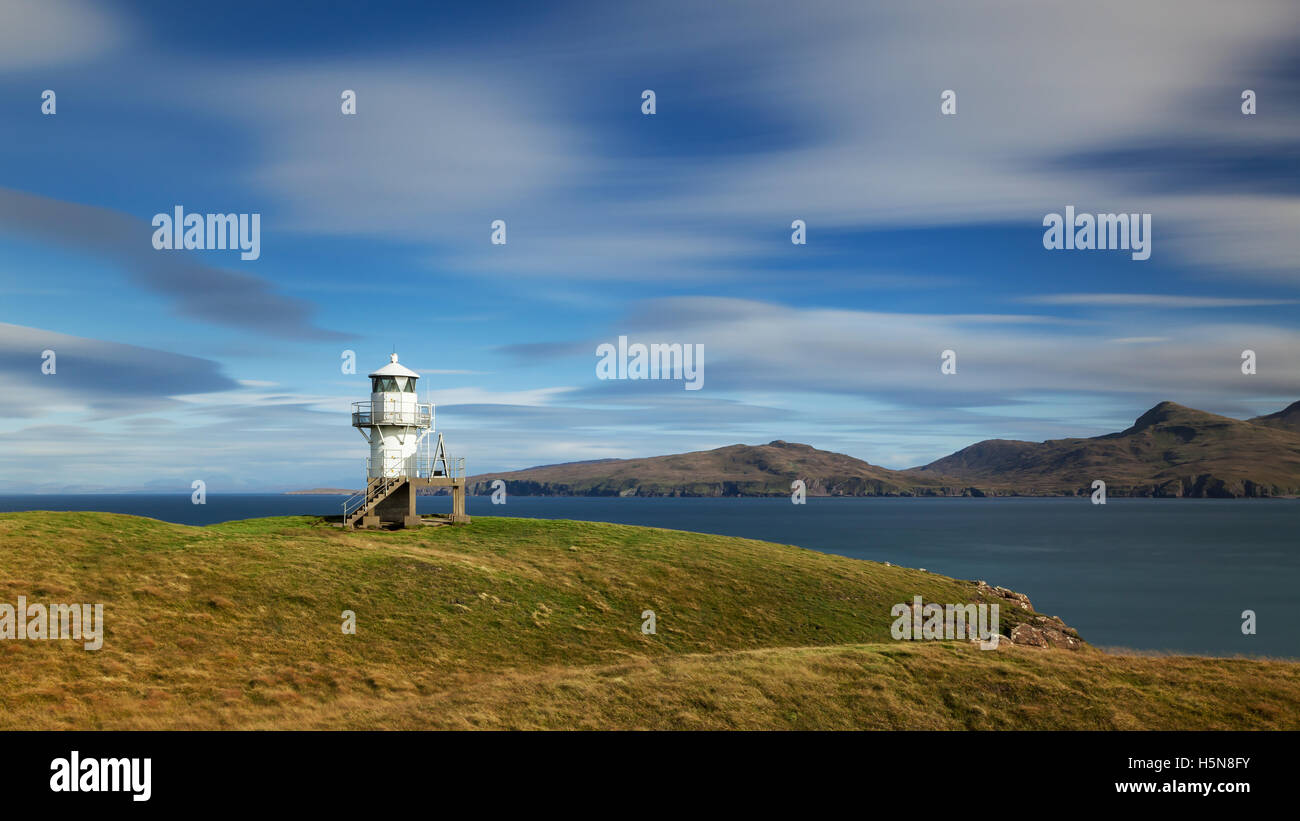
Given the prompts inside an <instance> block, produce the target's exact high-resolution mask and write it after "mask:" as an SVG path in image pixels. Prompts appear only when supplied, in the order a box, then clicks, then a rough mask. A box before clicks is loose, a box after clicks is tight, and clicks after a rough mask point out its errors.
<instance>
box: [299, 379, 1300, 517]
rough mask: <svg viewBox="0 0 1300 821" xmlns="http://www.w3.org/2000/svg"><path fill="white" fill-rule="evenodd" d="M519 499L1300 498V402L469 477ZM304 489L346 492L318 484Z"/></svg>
mask: <svg viewBox="0 0 1300 821" xmlns="http://www.w3.org/2000/svg"><path fill="white" fill-rule="evenodd" d="M497 479H500V480H502V481H503V482H505V486H506V491H507V493H509V494H511V495H518V496H710V497H718V496H789V495H790V492H791V489H790V485H791V482H793V481H794V480H796V479H802V480H803V481H804V483H805V485H806V487H807V494H808V495H809V496H1079V495H1089V494H1091V492H1092V482H1093V481H1094V480H1096V479H1101V480H1102V481H1104V482H1105V483H1106V492H1107V495H1109V496H1137V497H1161V498H1172V497H1188V498H1265V497H1296V496H1300V402H1294V403H1292V404H1291V405H1289V406H1288V407H1287V408H1285V409H1284V410H1281V411H1278V412H1276V413H1272V414H1268V415H1265V416H1257V417H1254V418H1252V419H1247V420H1240V419H1232V418H1230V417H1227V416H1219V415H1217V414H1213V413H1207V412H1205V411H1200V410H1196V409H1194V408H1188V407H1184V406H1183V405H1179V404H1176V403H1174V402H1161V403H1160V404H1158V405H1156V406H1155V407H1153V408H1151V409H1150V410H1148V411H1147V412H1146V413H1144V414H1142V415H1141V416H1140V417H1138V419H1137V421H1135V422H1134V423H1133V425H1132V426H1131V427H1129V428H1127V429H1126V430H1123V431H1120V432H1118V433H1110V434H1106V435H1103V436H1094V437H1091V438H1079V439H1073V438H1072V439H1050V440H1048V441H1046V442H1024V441H1016V440H1008V439H988V440H985V441H982V442H977V443H976V444H973V445H971V446H969V447H966V448H963V449H961V450H959V451H957V452H956V453H953V454H951V455H949V456H945V457H943V458H942V459H938V460H936V461H934V462H931V463H930V464H928V465H923V466H921V467H916V468H911V469H908V470H890V469H888V468H883V467H879V466H876V465H873V464H871V463H869V462H866V461H863V460H861V459H856V458H854V457H851V456H846V455H844V454H840V453H832V452H830V451H824V450H818V449H817V448H814V447H812V446H810V445H805V444H797V443H792V442H784V441H781V440H777V441H774V442H769V443H768V444H766V445H728V446H726V447H721V448H716V449H713V450H706V451H696V452H693V453H683V454H676V455H670V456H652V457H646V458H640V459H599V460H593V461H585V462H569V463H565V464H558V465H545V466H540V467H532V468H527V469H524V470H517V471H509V472H503V473H497V474H483V475H480V476H473V477H470V480H469V485H468V487H469V493H470V494H472V495H487V494H489V493H491V492H492V482H493V481H494V480H497ZM297 492H298V493H351V492H352V491H351V490H342V489H329V488H321V489H314V490H305V491H297Z"/></svg>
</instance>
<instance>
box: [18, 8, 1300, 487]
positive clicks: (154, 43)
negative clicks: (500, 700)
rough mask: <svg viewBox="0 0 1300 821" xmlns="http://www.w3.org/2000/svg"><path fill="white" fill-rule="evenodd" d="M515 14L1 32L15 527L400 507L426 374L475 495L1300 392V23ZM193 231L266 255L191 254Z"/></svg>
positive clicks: (183, 17)
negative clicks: (623, 360)
mask: <svg viewBox="0 0 1300 821" xmlns="http://www.w3.org/2000/svg"><path fill="white" fill-rule="evenodd" d="M476 5H478V4H443V3H430V2H421V3H409V4H405V3H365V4H342V3H321V2H313V3H276V4H267V3H263V2H258V3H252V2H240V1H239V0H231V1H230V2H223V3H220V4H217V3H207V2H195V3H184V4H177V3H174V2H166V3H164V2H83V1H82V0H45V1H44V2H39V3H38V2H15V0H0V492H7V493H27V492H41V493H46V492H48V493H56V492H100V491H136V490H149V491H155V492H173V491H174V492H178V493H189V492H190V488H191V483H192V482H193V481H194V480H196V479H199V480H203V481H204V482H205V484H206V487H207V491H208V492H209V493H222V492H258V491H278V490H289V489H297V488H306V487H320V486H329V487H359V486H361V484H362V482H363V477H364V472H365V457H366V455H367V446H366V444H365V442H364V441H363V439H362V438H361V436H360V435H359V434H358V432H357V431H356V430H354V429H352V428H351V427H350V426H349V421H350V420H349V416H348V411H349V408H350V404H351V403H352V402H354V401H358V400H362V399H366V398H368V392H369V386H368V383H367V381H366V379H365V374H366V373H368V372H369V371H371V370H373V369H375V368H377V367H379V366H381V365H383V364H384V363H386V362H387V361H388V357H389V354H390V353H392V352H394V351H396V352H397V353H398V354H399V356H400V360H401V362H402V363H403V364H405V365H407V366H409V367H411V368H413V369H414V370H416V371H418V372H419V373H421V374H422V377H423V378H422V379H421V380H420V386H421V387H420V392H421V399H422V401H424V398H425V395H427V396H428V398H429V400H431V401H433V402H434V403H436V405H437V426H438V429H439V430H441V431H442V432H443V434H444V436H445V437H446V440H447V445H448V450H449V451H450V452H451V453H452V454H453V455H460V456H464V457H465V458H466V461H467V463H468V467H469V472H470V473H473V474H481V473H491V472H494V471H504V470H512V469H519V468H523V467H528V466H531V465H538V464H550V463H556V462H565V461H576V460H584V459H597V458H608V457H619V458H624V457H637V456H652V455H659V454H665V453H678V452H684V451H692V450H702V449H708V448H714V447H720V446H724V445H729V444H735V443H741V442H743V443H750V444H758V443H764V442H768V441H771V440H774V439H784V440H787V441H797V442H806V443H808V444H811V445H814V446H815V447H819V448H823V449H826V450H833V451H837V452H841V453H847V454H849V455H852V456H855V457H858V458H861V459H865V460H867V461H869V462H871V463H873V464H877V465H882V466H885V467H890V468H906V467H912V466H916V465H920V464H925V463H927V462H929V461H932V460H934V459H937V458H939V457H942V456H944V455H946V454H948V453H950V452H952V451H954V450H957V449H959V448H961V447H964V446H966V445H969V444H971V443H973V442H975V441H979V440H982V439H988V438H1005V439H1026V440H1033V441H1041V440H1044V439H1049V438H1061V437H1066V436H1092V435H1098V434H1102V433H1108V432H1112V431H1116V430H1121V429H1123V428H1125V427H1127V426H1128V425H1130V424H1132V422H1133V420H1134V419H1135V418H1136V417H1137V416H1139V415H1140V414H1141V413H1142V412H1143V411H1145V410H1146V409H1148V408H1150V407H1151V406H1152V405H1155V404H1156V403H1158V402H1160V401H1163V400H1172V401H1176V402H1180V403H1182V404H1186V405H1190V406H1192V407H1197V408H1201V409H1203V410H1208V411H1211V412H1215V413H1221V414H1225V415H1228V416H1234V417H1238V418H1244V417H1249V416H1253V415H1257V414H1263V413H1269V412H1272V411H1275V410H1278V409H1280V408H1282V407H1284V406H1286V405H1287V404H1290V403H1291V402H1293V401H1295V400H1297V399H1300V357H1298V356H1297V353H1298V352H1300V271H1298V270H1297V260H1298V259H1300V254H1298V253H1297V252H1300V231H1297V228H1298V227H1300V149H1297V145H1296V141H1295V135H1296V134H1297V133H1300V56H1298V55H1300V26H1298V25H1297V23H1300V6H1297V4H1295V3H1294V2H1285V1H1282V2H1261V1H1260V0H1243V2H1237V3H1231V4H1225V3H1223V2H1221V0H1212V1H1211V0H1152V1H1151V2H1146V1H1145V0H1144V2H1137V3H1134V2H1131V0H1125V2H1111V1H1110V0H1102V2H1097V3H1091V4H1087V5H1086V6H1080V5H1078V4H1076V3H1065V2H1053V1H1051V0H1026V2H1003V1H1002V0H993V1H992V2H979V3H973V2H967V0H962V1H961V2H939V1H931V2H924V3H918V2H915V1H914V0H913V2H860V1H859V2H806V3H800V4H790V3H787V2H767V1H766V0H752V1H751V2H747V3H731V2H710V3H700V2H647V3H639V4H623V3H595V2H589V3H565V2H558V3H547V4H540V3H531V2H524V3H510V2H500V3H495V4H491V5H490V6H484V7H481V8H471V7H467V6H476ZM1247 89H1249V90H1251V91H1253V92H1254V93H1255V101H1256V106H1257V108H1256V112H1255V113H1254V114H1250V115H1248V114H1244V113H1243V111H1242V92H1243V91H1244V90H1247ZM46 90H50V91H53V92H55V111H54V113H53V114H46V113H43V110H42V107H43V96H44V95H43V92H44V91H46ZM344 90H351V91H353V92H355V99H356V113H355V114H344V113H343V111H342V105H343V104H342V94H343V92H344ZM646 90H652V91H653V92H654V99H655V110H654V113H653V114H647V113H644V112H643V92H644V91H646ZM948 90H951V91H953V92H955V101H956V110H955V113H952V114H945V113H943V111H942V109H941V103H942V102H943V100H942V96H941V95H942V94H943V92H945V91H948ZM177 206H180V207H182V208H183V209H184V211H185V212H186V213H199V214H206V213H236V214H248V215H252V214H257V215H260V216H259V219H260V255H258V257H257V258H256V259H242V258H241V254H240V253H239V252H238V251H237V250H221V249H216V250H199V249H195V250H169V249H161V250H160V249H156V248H155V247H154V243H153V241H152V239H153V236H154V225H153V220H154V217H155V215H157V214H168V215H170V214H172V213H173V210H174V208H176V207H177ZM1066 206H1074V208H1075V209H1076V210H1077V211H1078V212H1083V213H1137V214H1150V215H1151V224H1152V228H1151V234H1150V242H1151V246H1150V247H1151V255H1150V258H1149V259H1146V260H1135V259H1133V258H1132V255H1131V254H1130V253H1129V252H1127V251H1123V250H1084V249H1079V250H1050V249H1047V248H1045V247H1044V242H1043V239H1044V231H1045V229H1044V227H1043V225H1044V222H1043V220H1044V217H1045V216H1046V215H1048V214H1053V213H1060V214H1063V213H1064V212H1065V208H1066ZM496 220H503V221H504V222H505V225H506V241H505V243H504V244H494V243H493V242H492V233H493V231H492V224H493V222H494V221H496ZM795 220H802V221H803V222H804V224H805V226H806V242H805V243H804V244H795V243H793V242H792V241H791V238H792V234H793V233H794V232H793V230H792V224H793V222H794V221H795ZM620 336H626V337H628V339H629V341H630V342H632V343H635V342H642V343H647V344H648V343H679V344H683V345H700V346H703V351H704V372H703V381H702V387H701V389H699V390H686V389H685V383H684V381H681V380H612V379H610V380H606V379H600V378H598V375H597V369H596V365H597V362H598V357H597V355H596V350H597V347H598V346H599V345H601V344H602V343H617V340H618V338H619V337H620ZM1245 350H1251V351H1254V352H1255V355H1256V372H1255V373H1253V374H1246V373H1243V372H1242V359H1241V357H1242V352H1243V351H1245ZM46 351H53V352H54V353H55V360H54V363H55V367H54V372H53V373H46V372H45V370H47V368H44V367H43V366H44V364H45V363H46V361H47V359H48V357H46V356H45V353H44V352H46ZM944 351H953V352H954V353H955V355H956V372H955V373H942V372H941V364H942V355H943V352H944ZM349 352H351V353H352V354H354V355H355V361H356V363H357V367H356V371H357V372H356V373H355V374H350V373H345V372H344V369H343V367H342V363H343V362H344V360H345V358H346V356H347V355H348V353H349Z"/></svg>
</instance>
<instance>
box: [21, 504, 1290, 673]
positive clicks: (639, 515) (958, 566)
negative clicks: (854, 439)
mask: <svg viewBox="0 0 1300 821" xmlns="http://www.w3.org/2000/svg"><path fill="white" fill-rule="evenodd" d="M343 498H344V497H342V496H303V495H281V494H249V495H220V494H212V493H209V494H208V496H207V502H206V504H203V505H196V504H193V503H192V502H191V497H190V496H189V495H187V494H177V495H151V494H114V495H92V494H87V495H48V496H45V495H42V496H31V495H28V496H17V495H13V496H0V512H8V511H18V510H98V511H107V512H113V513H129V514H134V515H138V516H149V517H152V518H155V519H162V520H164V521H169V522H177V523H180V524H189V525H207V524H212V523H215V522H223V521H229V520H233V519H248V518H254V517H261V516H285V515H327V514H338V513H339V512H340V508H341V505H342V502H343ZM418 507H419V510H420V512H421V513H439V512H449V511H450V507H451V500H450V498H449V497H446V496H431V497H420V499H419V501H418ZM468 512H469V513H470V515H471V516H473V515H478V516H523V517H532V518H541V519H576V520H580V521H594V522H616V523H619V524H632V525H645V526H650V527H664V528H673V529H677V530H692V531H698V532H702V533H718V534H722V535H727V536H743V537H747V538H752V539H765V540H767V541H773V542H780V543H783V544H791V545H797V546H799V547H802V548H806V549H808V550H818V551H822V552H824V553H834V554H838V555H841V556H849V557H851V558H855V559H870V560H873V561H879V562H892V563H893V564H896V565H903V566H907V567H918V568H925V569H926V570H928V571H930V572H933V573H942V574H944V575H946V576H954V577H956V578H962V579H982V580H984V581H987V582H988V583H989V584H993V585H1001V586H1003V587H1009V588H1011V589H1012V590H1016V591H1018V592H1021V593H1025V594H1027V595H1028V596H1029V597H1030V599H1031V600H1032V601H1033V604H1034V608H1035V609H1036V610H1037V611H1039V612H1041V613H1048V614H1051V615H1055V616H1059V617H1060V618H1062V619H1064V620H1065V621H1066V623H1067V624H1070V625H1071V626H1073V627H1074V628H1076V629H1077V630H1078V631H1079V633H1080V634H1081V635H1082V636H1083V637H1084V639H1086V640H1087V641H1089V642H1091V643H1092V644H1094V645H1098V646H1102V647H1115V648H1120V647H1122V648H1129V649H1133V650H1140V651H1155V652H1171V653H1173V652H1177V653H1196V654H1205V655H1216V656H1237V655H1243V656H1265V657H1274V658H1293V659H1300V500H1295V499H1117V498H1113V497H1112V498H1111V499H1109V500H1108V502H1107V503H1106V504H1104V505H1094V504H1092V503H1091V500H1090V498H1089V497H1086V496H1085V497H1078V498H983V499H980V498H830V499H828V498H812V497H810V498H808V499H807V503H806V504H802V505H795V504H792V503H791V501H790V499H789V498H784V497H783V498H779V499H778V498H772V499H752V498H688V499H681V498H575V497H535V496H510V497H508V498H507V499H506V500H505V503H504V504H492V502H491V499H490V497H486V496H483V497H470V498H469V499H468ZM0 572H3V568H0ZM1246 611H1251V612H1253V613H1254V633H1253V634H1248V633H1246V632H1243V629H1242V628H1243V623H1244V621H1245V619H1246V616H1245V615H1244V614H1245V613H1246Z"/></svg>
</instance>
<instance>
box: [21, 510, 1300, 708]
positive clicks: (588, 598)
mask: <svg viewBox="0 0 1300 821" xmlns="http://www.w3.org/2000/svg"><path fill="white" fill-rule="evenodd" d="M0 567H3V568H4V571H5V572H4V574H3V575H2V576H0V602H10V603H13V602H16V601H17V598H18V597H19V596H25V597H26V598H27V599H28V601H29V602H36V601H43V602H63V603H73V602H92V603H93V602H102V603H103V604H104V609H105V621H106V623H107V628H106V631H105V638H104V646H103V648H102V649H100V650H98V651H94V652H88V651H86V650H83V649H82V648H81V646H80V645H79V644H74V643H72V642H67V641H17V640H6V641H0V661H2V662H3V663H0V728H3V729H19V728H24V729H32V728H35V729H40V728H60V729H63V728H80V729H106V728H126V729H130V728H432V727H533V728H541V727H549V728H561V727H599V728H629V727H692V728H703V727H716V728H722V727H746V728H759V727H775V728H831V727H835V728H843V727H916V728H922V727H926V728H929V727H951V728H960V727H1023V728H1047V727H1081V728H1123V727H1165V728H1198V727H1220V728H1226V727H1241V728H1245V727H1269V728H1281V727H1287V728H1292V729H1296V728H1300V666H1298V665H1295V664H1291V663H1285V662H1266V661H1244V660H1231V661H1227V660H1214V659H1196V658H1137V657H1128V656H1113V655H1108V654H1104V653H1101V652H1100V651H1097V650H1095V649H1092V648H1088V647H1086V646H1085V647H1084V648H1083V649H1080V650H1076V651H1069V650H1063V649H1039V648H1035V647H1026V646H1006V647H1004V648H1002V649H998V650H990V651H981V650H979V649H978V648H977V647H976V646H975V645H972V644H970V643H967V642H897V641H894V640H893V639H891V638H890V635H889V628H890V624H891V622H892V618H891V616H890V613H889V611H890V608H891V607H892V606H893V605H894V604H896V603H899V602H907V601H910V600H911V597H912V596H914V595H921V596H923V597H924V599H925V600H926V601H934V602H954V603H955V602H965V601H978V600H988V599H987V598H986V593H985V592H982V590H984V591H987V588H983V589H981V588H978V587H977V586H976V585H975V584H974V583H972V582H963V581H959V580H955V579H949V578H945V577H942V576H938V575H935V574H931V573H925V572H924V571H919V570H911V569H906V568H900V567H890V566H886V565H882V564H878V563H874V562H865V561H858V560H853V559H847V558H843V557H839V556H831V555H826V554H821V553H816V552H813V551H808V550H802V549H799V548H794V547H788V546H782V545H775V544H769V543H765V542H757V541H751V540H745V539H735V538H729V537H722V536H709V535H701V534H692V533H683V532H679V531H669V530H659V529H651V528H637V527H628V526H620V525H606V524H592V523H580V522H568V521H540V520H527V519H497V518H479V517H476V518H475V520H474V523H473V525H471V526H468V527H460V528H451V527H441V528H422V529H418V530H413V531H399V532H344V531H342V530H340V529H338V528H334V527H331V526H329V525H328V524H326V523H324V522H322V521H321V520H320V519H316V518H309V517H298V518H276V519H258V520H249V521H243V522H230V523H226V524H222V525H214V526H210V527H186V526H181V525H173V524H167V523H164V522H158V521H154V520H150V519H141V518H136V517H130V516H121V515H114V514H102V513H48V512H37V513H16V514H0ZM998 600H999V601H1001V602H1002V604H1003V605H1004V606H1003V608H1002V613H1003V628H1004V631H1005V630H1008V629H1009V628H1010V626H1011V625H1012V624H1015V623H1017V622H1018V623H1019V624H1020V625H1022V626H1024V625H1030V624H1034V623H1038V619H1037V614H1035V613H1033V612H1032V611H1029V610H1022V609H1020V608H1018V607H1015V606H1007V605H1008V600H1007V599H1005V598H1002V599H998ZM647 609H651V610H654V611H655V614H656V617H657V633H656V634H654V635H647V634H645V633H643V632H642V630H641V626H642V613H643V611H644V610H647ZM345 610H351V611H353V612H354V613H355V616H356V622H357V631H356V634H355V635H344V634H343V633H342V631H341V629H340V625H341V614H342V613H343V611H345Z"/></svg>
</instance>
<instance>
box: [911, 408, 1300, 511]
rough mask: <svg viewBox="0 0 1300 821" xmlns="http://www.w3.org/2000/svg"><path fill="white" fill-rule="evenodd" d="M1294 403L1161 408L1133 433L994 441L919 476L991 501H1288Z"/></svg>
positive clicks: (1293, 484) (1297, 487) (1292, 490)
mask: <svg viewBox="0 0 1300 821" xmlns="http://www.w3.org/2000/svg"><path fill="white" fill-rule="evenodd" d="M1298 416H1300V403H1296V404H1293V405H1291V406H1290V407H1289V408H1287V409H1286V410H1284V411H1280V412H1279V413H1275V414H1270V415H1268V416H1261V417H1256V418H1255V419H1251V420H1248V421H1242V420H1238V419H1230V418H1228V417H1226V416H1217V415H1215V414H1212V413H1206V412H1205V411H1199V410H1194V409H1192V408H1187V407H1183V406H1182V405H1178V404H1175V403H1173V402H1161V403H1160V404H1158V405H1156V406H1155V407H1154V408H1152V409H1151V410H1149V411H1147V412H1146V413H1144V414H1142V416H1140V417H1138V420H1137V421H1136V422H1135V423H1134V424H1133V426H1132V427H1130V428H1128V429H1127V430H1124V431H1121V432H1119V433H1111V434H1107V435H1105V436H1096V437H1093V438H1091V439H1053V440H1049V441H1046V442H1017V441H1007V440H1004V439H990V440H988V441H984V442H979V443H976V444H974V445H971V446H970V447H968V448H963V449H962V450H959V451H957V452H956V453H954V454H952V455H951V456H945V457H944V458H942V459H939V460H938V461H935V462H931V463H930V464H928V465H926V466H924V467H922V468H918V469H917V472H920V473H928V474H932V475H935V476H943V477H945V479H947V480H948V481H951V480H953V479H956V480H957V481H959V482H964V483H968V484H971V485H974V486H977V487H979V488H981V489H982V490H983V491H984V492H986V493H991V494H997V495H1004V494H1006V495H1070V494H1087V493H1090V492H1091V491H1090V487H1091V484H1092V482H1093V480H1095V479H1101V480H1103V481H1105V482H1106V491H1107V494H1108V495H1114V496H1196V497H1237V496H1294V495H1298V494H1300V431H1298V430H1297V428H1296V423H1297V417H1298Z"/></svg>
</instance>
